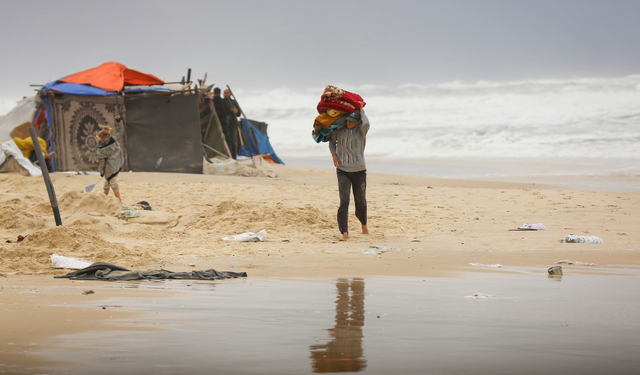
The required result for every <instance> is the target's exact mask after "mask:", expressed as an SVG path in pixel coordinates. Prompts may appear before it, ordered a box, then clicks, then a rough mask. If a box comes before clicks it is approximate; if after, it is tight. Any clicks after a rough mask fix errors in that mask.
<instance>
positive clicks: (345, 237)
mask: <svg viewBox="0 0 640 375" xmlns="http://www.w3.org/2000/svg"><path fill="white" fill-rule="evenodd" d="M348 239H349V232H344V233H342V238H340V239H339V240H338V241H346V240H348Z"/></svg>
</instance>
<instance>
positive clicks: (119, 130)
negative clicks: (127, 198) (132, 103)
mask: <svg viewBox="0 0 640 375" xmlns="http://www.w3.org/2000/svg"><path fill="white" fill-rule="evenodd" d="M121 120H122V118H121V117H120V115H117V116H116V134H114V135H113V137H112V136H111V127H110V126H107V125H99V126H100V128H101V129H102V130H100V132H99V133H98V135H96V138H98V141H99V142H100V144H99V145H98V149H97V150H96V155H97V157H98V171H99V172H100V177H104V179H105V181H104V194H105V195H109V188H111V189H113V195H115V196H116V198H118V199H119V200H120V203H122V198H120V187H119V186H118V180H117V179H116V176H117V175H118V173H119V172H120V170H121V169H122V165H123V164H124V156H122V149H121V148H120V140H121V139H122V135H123V134H124V124H123V123H122V121H121Z"/></svg>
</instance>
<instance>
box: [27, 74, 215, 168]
mask: <svg viewBox="0 0 640 375" xmlns="http://www.w3.org/2000/svg"><path fill="white" fill-rule="evenodd" d="M162 84H163V81H162V80H161V79H159V78H157V77H155V76H153V75H150V74H145V73H141V72H138V71H135V70H132V69H128V68H127V67H126V66H124V65H122V64H119V63H116V62H109V63H105V64H102V65H100V66H98V67H96V68H92V69H88V70H85V71H82V72H79V73H76V74H72V75H70V76H67V77H64V78H61V79H59V80H57V81H54V82H50V83H48V84H46V85H44V86H43V88H42V89H41V91H40V95H41V96H42V97H44V100H43V105H42V106H41V107H40V109H39V111H38V113H36V115H35V118H36V120H34V123H36V126H47V127H48V128H49V130H50V134H51V141H52V142H51V143H52V144H53V147H52V149H53V150H55V158H54V163H53V167H54V170H55V171H77V170H80V171H97V164H96V161H97V160H96V155H95V150H96V148H97V147H98V142H97V140H96V138H95V134H96V133H97V132H98V131H99V130H100V128H99V127H98V125H109V126H111V127H112V128H115V115H116V114H120V115H121V116H122V117H123V118H124V120H125V135H124V137H123V139H122V141H121V143H122V150H123V154H124V157H125V163H124V166H123V170H133V171H156V172H181V173H202V165H203V164H202V163H203V161H202V146H201V136H200V131H199V116H198V115H199V111H198V99H197V95H196V94H194V93H192V92H190V91H176V90H175V87H174V89H172V88H171V87H162V86H155V85H162ZM135 85H138V86H137V87H131V86H135ZM139 85H145V86H139ZM38 119H41V121H39V120H38ZM40 133H42V132H40Z"/></svg>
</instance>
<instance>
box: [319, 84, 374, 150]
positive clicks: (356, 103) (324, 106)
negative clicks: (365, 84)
mask: <svg viewBox="0 0 640 375" xmlns="http://www.w3.org/2000/svg"><path fill="white" fill-rule="evenodd" d="M366 104H367V103H365V102H364V100H363V99H362V97H361V96H360V95H358V94H354V93H352V92H349V91H345V90H343V89H341V88H338V87H335V86H331V85H327V87H325V89H324V92H323V93H322V96H321V97H320V102H319V103H318V107H317V109H318V114H319V115H318V117H316V119H315V121H314V122H313V132H312V133H311V135H312V137H313V139H314V140H315V141H316V143H320V142H327V141H329V136H330V135H331V133H333V132H334V131H336V130H338V129H340V128H342V127H343V126H345V125H346V124H347V121H350V122H353V123H356V124H359V123H360V111H361V110H362V108H364V106H365V105H366Z"/></svg>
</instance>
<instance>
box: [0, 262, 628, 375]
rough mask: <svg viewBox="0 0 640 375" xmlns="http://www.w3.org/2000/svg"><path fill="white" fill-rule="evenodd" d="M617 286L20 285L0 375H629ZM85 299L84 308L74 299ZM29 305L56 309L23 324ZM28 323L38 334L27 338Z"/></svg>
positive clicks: (395, 282)
mask: <svg viewBox="0 0 640 375" xmlns="http://www.w3.org/2000/svg"><path fill="white" fill-rule="evenodd" d="M514 272H515V273H514ZM623 274H625V275H627V276H620V275H607V276H603V275H596V274H593V272H590V273H583V272H581V271H580V269H576V268H572V267H567V272H566V273H565V275H564V276H562V277H556V278H550V277H548V276H547V275H546V274H545V270H544V269H536V268H532V269H517V270H512V273H502V274H500V273H493V274H479V273H459V274H457V275H455V276H456V277H440V278H433V277H431V278H415V277H391V278H389V277H387V278H380V277H367V278H361V277H352V278H336V279H332V278H321V279H310V278H260V277H253V278H247V279H235V280H231V281H223V282H209V281H185V280H172V281H143V282H114V283H107V282H102V283H99V282H92V283H86V282H85V283H73V284H72V283H70V282H69V281H67V282H66V283H63V284H58V281H60V280H56V282H54V283H50V282H46V280H42V279H40V281H43V285H40V286H37V285H36V286H34V285H33V280H34V278H35V280H36V281H37V280H38V279H39V277H33V276H32V277H28V278H23V277H18V280H16V281H17V284H21V283H22V282H23V281H24V282H26V283H28V282H27V279H31V281H32V282H31V283H28V284H29V286H28V287H27V288H23V289H20V288H19V287H18V288H12V289H10V291H8V292H7V291H5V293H8V296H9V297H10V298H9V300H12V301H14V302H13V303H9V304H6V305H5V306H3V307H5V312H4V313H5V314H6V309H9V310H21V312H20V315H22V317H21V318H20V319H16V320H14V321H11V320H9V321H6V320H5V321H4V322H7V323H9V325H8V326H9V327H11V329H10V330H9V333H8V334H7V333H6V332H5V333H4V335H3V339H5V338H6V339H8V340H11V341H9V342H8V343H7V344H5V343H4V342H0V370H3V371H6V372H20V373H33V374H38V373H47V374H83V373H88V372H91V373H95V374H110V373H135V374H152V373H153V374H158V373H160V374H174V373H180V372H188V373H193V374H205V373H211V372H214V373H219V372H224V373H232V374H306V373H309V374H311V373H322V372H358V371H365V372H366V373H372V374H388V373H392V372H402V373H406V374H421V373H431V372H436V373H477V374H502V373H504V374H507V373H522V374H540V373H543V372H546V371H548V369H549V367H552V368H553V369H555V371H559V372H563V373H581V374H601V373H616V374H627V373H628V374H631V373H635V372H636V371H637V370H638V369H639V368H640V359H638V357H637V347H638V345H640V341H639V340H640V339H639V337H640V335H639V334H640V323H639V322H640V299H639V298H638V297H637V296H636V294H637V293H635V290H637V288H638V287H639V286H640V285H638V283H639V281H638V280H640V278H638V277H637V276H638V275H640V268H639V267H634V268H628V269H627V270H625V271H624V272H623ZM629 275H635V277H634V276H629ZM14 284H15V283H14ZM56 284H57V285H56ZM78 284H84V285H78ZM88 288H91V290H94V291H95V294H91V295H83V294H81V293H80V291H81V290H87V289H88ZM39 294H49V295H53V294H55V295H57V301H56V303H54V304H53V305H47V304H46V303H45V301H46V298H45V300H44V301H40V302H39V303H38V307H37V308H34V309H26V310H25V309H24V306H25V305H26V306H30V303H29V302H27V301H32V302H33V301H34V300H37V299H39V298H40V295H39ZM476 294H480V295H481V296H484V297H486V298H472V297H474V296H475V295H476ZM11 297H13V299H11ZM63 301H64V302H63ZM49 302H50V301H49ZM20 305H22V306H20ZM31 306H32V307H33V305H32V304H31ZM38 318H39V319H46V322H44V324H43V323H40V324H37V323H35V324H33V325H31V324H29V323H34V320H37V319H38ZM43 326H44V327H45V329H44V330H43V331H39V330H40V329H42V327H43ZM17 332H20V333H19V334H18V333H17ZM25 333H26V334H25Z"/></svg>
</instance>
